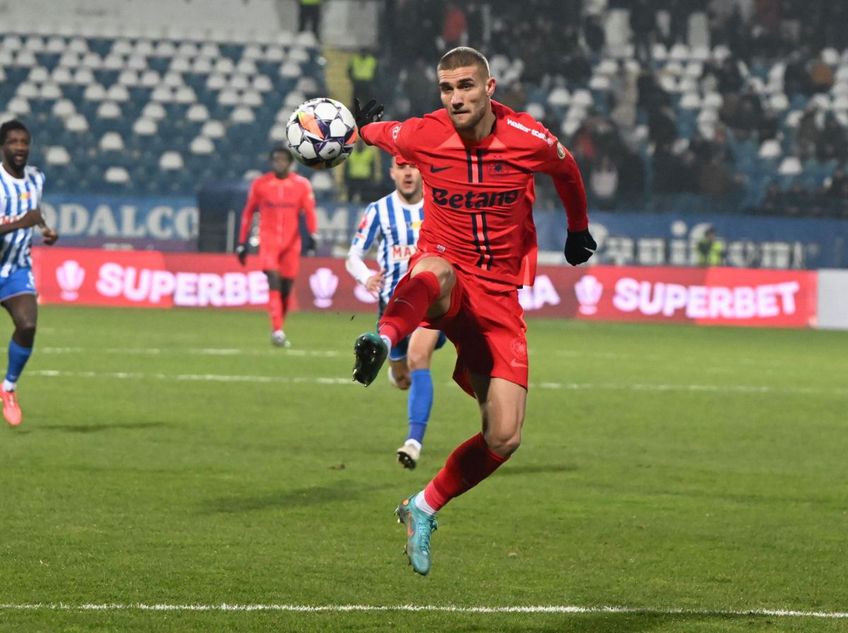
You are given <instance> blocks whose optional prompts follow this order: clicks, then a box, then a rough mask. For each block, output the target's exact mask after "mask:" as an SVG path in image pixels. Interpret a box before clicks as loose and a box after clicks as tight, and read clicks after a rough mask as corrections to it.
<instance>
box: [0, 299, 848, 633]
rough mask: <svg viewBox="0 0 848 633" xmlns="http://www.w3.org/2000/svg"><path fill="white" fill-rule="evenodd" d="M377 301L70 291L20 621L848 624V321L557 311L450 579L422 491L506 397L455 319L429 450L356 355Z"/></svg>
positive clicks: (10, 493) (285, 626) (28, 492)
mask: <svg viewBox="0 0 848 633" xmlns="http://www.w3.org/2000/svg"><path fill="white" fill-rule="evenodd" d="M372 326H373V318H372V317H371V316H370V315H364V314H357V315H356V316H355V317H354V316H353V315H351V314H338V313H336V314H330V313H321V314H315V313H308V314H307V313H301V314H296V315H293V316H292V317H290V319H289V322H288V323H287V327H286V331H287V333H288V335H289V337H290V338H291V340H292V341H293V343H294V346H293V347H292V348H291V349H288V350H281V349H275V348H272V347H271V345H270V343H269V339H268V336H267V326H266V317H265V315H264V314H263V313H258V312H257V313H246V312H226V311H179V310H174V311H157V310H111V309H86V308H70V307H65V308H59V307H44V308H42V310H41V314H40V322H39V334H38V337H37V342H36V352H35V354H34V355H33V357H32V359H31V361H30V364H29V366H28V367H27V369H26V372H25V373H24V376H23V378H22V379H21V383H20V388H19V389H20V400H21V404H22V408H23V412H24V423H23V425H22V426H21V427H19V428H17V429H12V428H9V427H6V428H2V429H0V430H2V432H0V469H2V490H0V631H3V632H6V631H10V632H11V631H14V632H16V633H18V632H23V631H45V632H51V633H52V632H56V631H74V632H89V631H98V632H102V631H121V632H124V631H132V632H136V631H138V632H142V631H143V632H148V631H174V632H184V631H198V632H200V631H203V632H209V631H314V632H319V631H320V632H325V631H410V632H413V631H414V632H416V633H419V632H422V631H439V632H441V631H534V632H542V631H544V632H548V631H550V632H554V631H557V632H559V631H580V632H589V631H621V632H625V631H627V632H633V631H636V632H642V631H675V632H681V633H682V632H687V633H689V632H693V631H696V632H697V631H705V632H706V631H710V632H712V631H746V632H747V631H845V630H846V629H848V613H846V612H848V549H846V533H848V532H846V528H848V381H846V377H848V373H846V355H847V354H846V352H848V333H845V332H821V331H799V330H755V329H735V328H696V327H691V326H670V325H662V326H659V325H656V326H655V325H635V324H598V323H592V324H587V323H582V322H575V321H554V320H530V321H529V348H530V358H531V388H530V396H529V403H528V412H527V420H526V424H525V430H524V442H523V444H522V447H521V449H520V450H519V451H518V453H516V454H515V456H514V457H513V458H512V459H511V460H510V461H509V462H508V463H507V464H506V465H504V466H503V468H502V469H501V470H500V471H498V472H497V473H496V474H495V475H494V476H492V477H491V478H490V479H488V480H486V481H485V482H483V483H482V484H481V485H480V486H479V487H478V488H476V489H474V490H473V491H471V492H470V493H468V494H467V495H465V496H463V497H460V498H459V499H456V500H454V502H452V503H451V504H450V505H449V506H448V507H446V508H445V509H444V511H443V512H442V513H441V514H440V526H439V530H438V531H437V532H436V533H435V534H434V536H433V569H432V571H431V573H430V575H429V576H428V577H426V578H422V577H419V576H416V575H414V574H413V573H412V571H411V569H410V568H409V567H408V566H407V563H406V559H405V557H404V555H403V553H402V549H403V543H404V540H405V536H404V531H403V529H402V527H401V526H399V525H398V524H397V523H396V522H395V519H394V516H393V510H394V508H395V506H396V505H397V503H398V502H399V501H400V500H401V499H402V498H403V497H404V496H405V495H407V494H409V493H411V492H414V491H416V490H418V489H420V488H421V487H422V486H423V485H424V484H425V483H426V482H427V481H428V480H429V479H430V477H431V476H432V475H433V474H434V473H435V472H436V470H437V469H438V468H439V467H440V466H441V465H442V463H443V462H444V459H445V458H446V456H447V455H448V454H449V452H450V451H451V449H453V447H454V446H455V445H457V444H458V443H459V442H460V441H462V440H464V439H466V438H467V437H469V436H470V435H472V434H474V433H475V432H477V430H479V422H478V413H477V407H476V405H475V403H474V402H473V400H471V399H470V398H469V397H468V396H466V395H465V394H464V393H462V392H461V391H460V389H459V388H458V387H457V386H456V385H454V384H453V383H452V382H451V381H450V372H451V369H452V366H453V360H454V352H453V348H452V346H447V347H446V348H445V349H443V350H442V351H441V352H438V353H437V354H436V357H435V363H434V368H433V377H434V383H435V390H436V397H435V404H434V407H433V415H432V419H431V422H430V427H429V430H428V433H427V437H426V441H425V448H424V453H423V455H422V460H421V462H420V463H419V467H418V468H417V469H416V470H414V471H404V470H402V469H401V468H400V467H399V466H398V465H397V463H396V462H395V459H394V450H395V449H396V448H397V446H399V445H400V443H401V442H402V440H403V439H404V437H405V435H404V434H405V430H406V396H405V394H403V393H401V392H399V391H397V390H396V389H394V388H392V387H391V386H390V385H389V383H388V380H386V378H385V376H381V377H380V378H379V379H378V380H377V381H376V382H375V383H374V385H372V386H371V387H369V388H368V389H363V388H362V387H361V386H360V385H356V384H354V383H352V382H351V381H350V370H351V365H352V354H351V347H352V342H353V339H354V338H355V336H356V335H358V334H359V333H361V332H362V331H364V330H366V329H370V328H371V327H372ZM10 327H11V326H10V324H9V323H8V320H7V321H6V330H5V332H6V334H7V335H8V332H9V331H10ZM4 364H5V361H4ZM4 426H5V425H4Z"/></svg>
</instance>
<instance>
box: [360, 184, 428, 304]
mask: <svg viewBox="0 0 848 633" xmlns="http://www.w3.org/2000/svg"><path fill="white" fill-rule="evenodd" d="M423 220H424V200H423V199H422V200H421V201H420V202H418V203H416V204H412V205H410V204H406V203H404V201H403V199H402V198H401V197H400V196H399V195H398V193H397V191H393V192H392V193H390V194H389V195H387V196H384V197H382V198H380V199H379V200H377V201H376V202H373V203H371V204H369V205H368V208H367V209H366V210H365V213H364V214H363V216H362V219H361V220H360V222H359V226H358V227H357V229H356V234H355V235H354V236H353V242H352V243H351V245H350V251H349V256H354V257H358V258H359V259H360V260H361V259H362V257H364V255H365V253H366V252H367V251H368V249H370V248H371V246H372V245H373V244H374V241H375V240H378V242H379V246H378V247H377V262H378V263H379V264H380V268H381V269H382V270H383V271H385V274H386V283H385V285H384V286H383V290H382V292H381V293H380V298H381V299H382V300H383V302H384V303H385V302H388V300H389V297H391V296H392V292H394V290H395V286H397V284H398V282H399V281H400V278H401V277H403V276H404V275H405V274H406V270H407V268H408V267H409V258H410V257H412V256H413V255H414V254H415V252H416V248H415V245H416V244H417V243H418V233H419V232H420V231H421V222H422V221H423ZM366 279H367V277H366V278H365V279H359V278H358V279H357V281H359V282H360V283H364V282H365V281H366Z"/></svg>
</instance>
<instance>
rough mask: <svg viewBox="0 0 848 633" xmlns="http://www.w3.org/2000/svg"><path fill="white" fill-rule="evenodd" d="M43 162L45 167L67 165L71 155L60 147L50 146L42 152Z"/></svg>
mask: <svg viewBox="0 0 848 633" xmlns="http://www.w3.org/2000/svg"><path fill="white" fill-rule="evenodd" d="M44 162H45V163H46V164H47V165H50V166H53V165H69V164H70V163H71V154H70V153H69V152H68V150H67V149H66V148H64V147H62V146H61V145H51V146H49V147H47V149H46V151H45V152H44Z"/></svg>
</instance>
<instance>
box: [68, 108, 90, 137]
mask: <svg viewBox="0 0 848 633" xmlns="http://www.w3.org/2000/svg"><path fill="white" fill-rule="evenodd" d="M65 129H66V130H68V132H74V133H77V134H82V133H83V132H88V120H86V118H85V116H83V115H82V114H79V113H76V114H72V115H71V116H69V117H68V118H67V119H65Z"/></svg>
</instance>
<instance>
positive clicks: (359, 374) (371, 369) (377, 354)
mask: <svg viewBox="0 0 848 633" xmlns="http://www.w3.org/2000/svg"><path fill="white" fill-rule="evenodd" d="M353 354H354V356H355V357H356V360H355V362H354V364H353V379H354V380H355V381H356V382H359V383H362V384H363V385H365V386H366V387H367V386H368V385H370V384H371V383H372V382H374V379H375V378H376V377H377V374H379V373H380V368H381V367H382V366H383V363H384V362H385V361H386V356H388V354H389V346H388V345H387V344H386V342H385V341H384V340H383V339H382V338H381V337H380V335H379V334H377V333H376V332H366V333H365V334H362V335H360V336H359V338H357V339H356V343H354V345H353Z"/></svg>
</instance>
